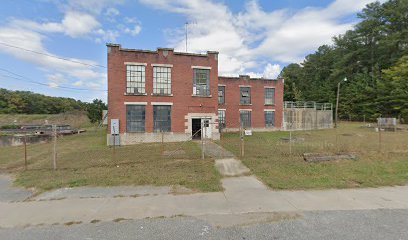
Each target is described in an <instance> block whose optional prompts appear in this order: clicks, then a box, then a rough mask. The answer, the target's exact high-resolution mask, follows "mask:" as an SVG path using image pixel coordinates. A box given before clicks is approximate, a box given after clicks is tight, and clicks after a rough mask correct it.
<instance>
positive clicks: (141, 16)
mask: <svg viewBox="0 0 408 240" xmlns="http://www.w3.org/2000/svg"><path fill="white" fill-rule="evenodd" d="M370 2H372V0H331V1H329V0H308V1H307V0H221V1H216V0H116V1H113V0H112V1H109V0H60V1H58V0H33V1H29V0H20V1H15V0H2V7H1V8H0V19H2V21H1V22H0V88H6V89H10V90H24V91H33V92H37V93H42V94H46V95H50V96H63V97H72V98H75V99H79V100H82V101H91V100H92V99H94V98H99V99H102V100H104V101H106V97H107V92H106V89H107V69H106V65H107V63H106V60H107V48H106V43H118V44H121V45H122V47H124V48H133V49H149V50H156V49H157V48H158V47H169V48H174V49H175V50H176V51H182V52H185V51H186V41H185V34H186V29H187V35H188V41H187V51H188V52H196V53H200V52H206V51H207V50H212V51H218V52H219V63H218V64H219V75H223V76H237V75H239V74H248V75H250V76H251V77H265V78H276V77H277V76H278V74H279V73H280V71H281V70H282V68H283V67H285V66H286V65H287V64H289V63H293V62H295V63H301V62H302V61H303V60H304V58H305V56H306V55H307V54H310V53H313V52H314V51H315V50H316V49H317V48H318V47H319V46H321V45H323V44H331V43H332V37H333V36H337V35H339V34H343V33H345V32H346V31H347V30H349V29H351V28H352V27H353V25H355V24H356V23H357V22H358V21H359V19H358V18H357V16H356V14H357V13H358V12H359V11H361V10H362V9H363V8H364V6H365V5H366V4H368V3H370ZM186 23H188V24H186Z"/></svg>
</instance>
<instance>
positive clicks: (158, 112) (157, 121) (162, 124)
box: [153, 106, 171, 132]
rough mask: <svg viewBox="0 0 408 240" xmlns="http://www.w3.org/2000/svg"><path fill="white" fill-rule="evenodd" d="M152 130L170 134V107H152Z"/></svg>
mask: <svg viewBox="0 0 408 240" xmlns="http://www.w3.org/2000/svg"><path fill="white" fill-rule="evenodd" d="M153 130H154V131H155V132H171V106H153Z"/></svg>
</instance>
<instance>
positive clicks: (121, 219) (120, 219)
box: [113, 218, 130, 222]
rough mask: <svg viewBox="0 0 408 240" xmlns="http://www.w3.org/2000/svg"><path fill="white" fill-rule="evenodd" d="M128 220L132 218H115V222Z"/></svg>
mask: <svg viewBox="0 0 408 240" xmlns="http://www.w3.org/2000/svg"><path fill="white" fill-rule="evenodd" d="M126 220H130V219H127V218H116V219H113V221H114V222H122V221H126Z"/></svg>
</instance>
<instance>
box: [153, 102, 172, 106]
mask: <svg viewBox="0 0 408 240" xmlns="http://www.w3.org/2000/svg"><path fill="white" fill-rule="evenodd" d="M151 104H152V105H166V106H171V105H173V103H172V102H151Z"/></svg>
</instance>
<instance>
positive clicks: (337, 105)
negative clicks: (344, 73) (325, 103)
mask: <svg viewBox="0 0 408 240" xmlns="http://www.w3.org/2000/svg"><path fill="white" fill-rule="evenodd" d="M343 81H345V82H347V78H344V80H343ZM340 84H341V81H340V82H339V83H338V84H337V99H336V118H335V121H334V128H337V119H338V112H339V97H340Z"/></svg>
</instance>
